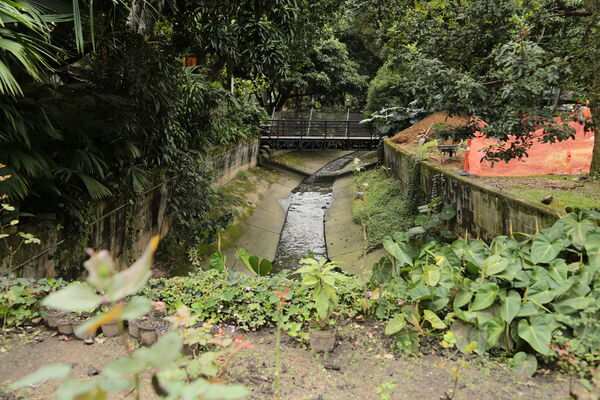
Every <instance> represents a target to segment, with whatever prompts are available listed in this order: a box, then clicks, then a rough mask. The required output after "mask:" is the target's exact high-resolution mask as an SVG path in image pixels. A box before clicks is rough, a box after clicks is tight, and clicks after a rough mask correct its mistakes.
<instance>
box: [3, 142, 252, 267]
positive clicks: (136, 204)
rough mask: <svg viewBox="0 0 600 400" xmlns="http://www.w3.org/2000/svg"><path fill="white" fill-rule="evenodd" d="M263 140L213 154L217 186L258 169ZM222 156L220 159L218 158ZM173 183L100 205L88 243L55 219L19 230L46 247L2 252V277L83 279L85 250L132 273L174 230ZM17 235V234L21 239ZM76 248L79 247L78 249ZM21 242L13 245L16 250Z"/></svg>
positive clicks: (42, 219)
mask: <svg viewBox="0 0 600 400" xmlns="http://www.w3.org/2000/svg"><path fill="white" fill-rule="evenodd" d="M258 143H259V140H258V139H252V140H249V141H245V142H242V143H238V144H236V145H232V146H230V147H228V148H218V149H216V150H215V152H214V153H213V152H211V157H212V158H211V159H210V160H209V164H210V165H211V166H212V167H213V168H214V170H215V175H216V184H217V185H223V184H224V183H226V182H227V181H228V180H230V179H231V178H232V177H234V176H235V175H236V174H237V173H238V172H239V171H243V170H247V169H249V168H252V167H254V166H256V164H257V160H258ZM215 153H216V154H215ZM171 188H172V181H171V180H170V179H166V178H165V179H163V182H162V183H160V184H157V185H156V186H154V187H153V188H151V189H149V190H148V191H146V192H145V193H143V194H142V195H140V196H138V198H137V199H136V200H135V201H125V202H124V201H123V200H122V199H119V200H116V199H111V200H107V201H102V202H98V203H96V204H94V205H93V206H92V210H91V215H92V218H91V222H90V224H89V226H88V233H87V235H85V237H82V238H79V239H75V238H73V237H70V236H69V234H68V231H69V230H68V229H65V228H70V227H65V228H61V227H59V226H57V223H56V217H55V216H54V215H52V214H48V215H42V216H38V218H36V220H35V222H33V223H30V224H26V225H19V226H18V229H19V231H24V232H28V233H33V234H34V235H35V236H36V237H38V238H39V239H40V240H41V244H39V245H35V244H29V245H22V246H21V247H20V249H19V251H18V252H17V253H16V254H15V255H14V257H9V254H7V252H6V251H5V250H3V251H2V252H0V257H1V258H2V262H1V263H0V275H6V274H8V273H9V272H10V274H11V275H14V276H20V277H27V278H34V279H39V278H48V277H55V276H61V277H68V278H77V277H81V276H82V275H83V273H84V268H83V260H84V251H83V250H84V248H86V247H91V248H94V249H106V250H108V251H110V253H111V254H112V255H113V257H114V259H115V261H116V264H117V266H118V268H120V269H122V268H125V267H127V266H128V265H129V264H130V263H131V262H132V261H133V260H135V259H136V258H137V257H138V256H139V255H140V254H141V252H142V251H143V249H144V248H145V247H146V245H147V243H148V242H149V240H150V238H151V237H152V236H154V235H160V236H161V237H164V236H165V235H166V234H167V233H168V231H169V226H170V218H169V215H168V207H167V206H168V203H169V200H170V198H171V193H172V190H171ZM16 231H17V230H16V228H15V229H14V232H13V233H15V232H16ZM74 242H75V243H74ZM17 246H18V241H17V240H13V247H14V248H16V247H17Z"/></svg>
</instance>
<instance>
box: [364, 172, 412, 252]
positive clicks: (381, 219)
mask: <svg viewBox="0 0 600 400" xmlns="http://www.w3.org/2000/svg"><path fill="white" fill-rule="evenodd" d="M355 184H356V187H357V192H358V195H357V199H356V200H354V202H353V203H352V216H353V218H354V221H355V222H356V223H359V224H361V225H364V226H365V228H366V231H367V240H368V243H369V247H370V248H371V249H372V248H375V247H377V246H379V245H381V243H382V241H383V238H384V237H386V236H388V235H391V234H393V233H394V232H398V231H405V230H407V229H409V228H411V227H412V226H413V225H414V223H413V222H414V216H413V215H411V213H410V210H409V207H408V201H407V200H406V197H405V193H406V190H403V188H402V184H401V183H400V182H399V181H398V180H396V179H394V178H393V177H392V176H389V175H388V173H387V172H386V170H385V168H383V167H382V168H377V169H374V170H370V171H364V172H361V173H359V174H357V175H356V178H355Z"/></svg>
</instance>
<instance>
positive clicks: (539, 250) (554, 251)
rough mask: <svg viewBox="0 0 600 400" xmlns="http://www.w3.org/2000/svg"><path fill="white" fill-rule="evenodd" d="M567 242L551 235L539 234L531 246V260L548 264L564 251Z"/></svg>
mask: <svg viewBox="0 0 600 400" xmlns="http://www.w3.org/2000/svg"><path fill="white" fill-rule="evenodd" d="M565 244H566V243H565V240H564V239H563V238H562V237H560V236H558V235H553V234H550V233H542V232H540V233H538V234H537V235H536V236H535V238H534V239H533V243H532V244H531V259H532V260H534V261H535V262H536V263H548V262H550V261H552V260H554V259H555V258H556V256H558V253H560V252H561V251H563V250H564V248H565Z"/></svg>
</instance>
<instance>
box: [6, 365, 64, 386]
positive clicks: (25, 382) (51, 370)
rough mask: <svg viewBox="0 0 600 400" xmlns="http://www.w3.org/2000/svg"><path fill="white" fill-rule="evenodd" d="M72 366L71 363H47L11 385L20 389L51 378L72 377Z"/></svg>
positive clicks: (36, 384)
mask: <svg viewBox="0 0 600 400" xmlns="http://www.w3.org/2000/svg"><path fill="white" fill-rule="evenodd" d="M71 372H72V368H71V365H70V364H53V365H46V366H44V367H41V368H40V369H38V370H36V371H35V372H32V373H31V374H29V375H27V376H26V377H24V378H23V379H19V380H18V381H16V382H15V383H13V384H12V385H10V387H11V388H12V389H19V388H23V387H26V386H39V385H41V384H43V383H44V382H46V381H48V380H51V379H59V380H65V379H68V378H70V377H71Z"/></svg>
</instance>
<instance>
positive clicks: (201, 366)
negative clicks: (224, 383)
mask: <svg viewBox="0 0 600 400" xmlns="http://www.w3.org/2000/svg"><path fill="white" fill-rule="evenodd" d="M219 357H220V354H219V353H217V352H214V351H208V352H206V353H202V355H200V357H198V358H195V359H193V360H192V361H191V362H190V363H189V364H188V366H187V371H188V373H189V374H190V376H191V377H193V378H197V377H199V376H201V375H205V376H210V377H213V376H217V374H218V373H219V366H218V365H217V364H216V363H215V361H216V360H217V358H219Z"/></svg>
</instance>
